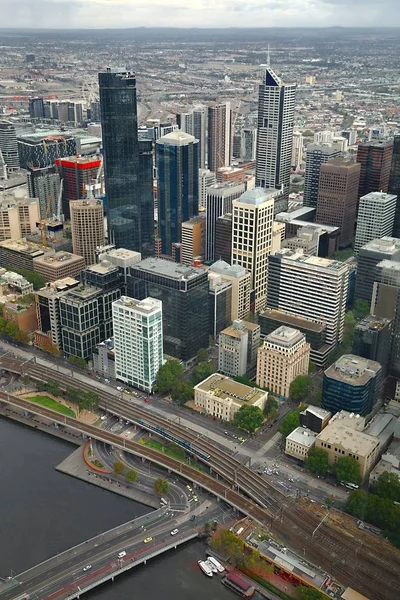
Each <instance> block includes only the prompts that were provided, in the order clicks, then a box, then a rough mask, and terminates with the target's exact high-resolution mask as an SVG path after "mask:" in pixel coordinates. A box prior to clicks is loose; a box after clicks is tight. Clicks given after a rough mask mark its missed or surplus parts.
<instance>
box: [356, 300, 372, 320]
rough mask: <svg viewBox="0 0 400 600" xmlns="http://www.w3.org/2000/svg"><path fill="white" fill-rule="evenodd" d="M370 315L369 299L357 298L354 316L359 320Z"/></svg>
mask: <svg viewBox="0 0 400 600" xmlns="http://www.w3.org/2000/svg"><path fill="white" fill-rule="evenodd" d="M367 315H369V303H368V302H367V300H356V301H355V302H354V316H355V318H356V319H357V321H360V320H361V319H363V318H364V317H366V316H367Z"/></svg>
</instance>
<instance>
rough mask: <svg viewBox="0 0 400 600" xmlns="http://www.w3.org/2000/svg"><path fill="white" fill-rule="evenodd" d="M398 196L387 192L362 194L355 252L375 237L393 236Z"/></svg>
mask: <svg viewBox="0 0 400 600" xmlns="http://www.w3.org/2000/svg"><path fill="white" fill-rule="evenodd" d="M396 202H397V196H395V195H394V194H386V193H385V192H370V193H369V194H367V195H366V196H361V198H360V202H359V206H358V214H357V228H356V239H355V242H354V252H355V253H358V252H359V250H360V248H361V247H362V246H364V245H365V244H368V243H369V242H372V241H373V240H375V239H380V238H382V237H384V236H391V235H392V232H393V225H394V216H395V212H396Z"/></svg>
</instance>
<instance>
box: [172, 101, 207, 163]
mask: <svg viewBox="0 0 400 600" xmlns="http://www.w3.org/2000/svg"><path fill="white" fill-rule="evenodd" d="M176 123H177V125H178V129H180V130H181V131H184V132H185V133H190V135H192V136H193V137H194V138H196V140H199V167H200V169H205V166H206V135H207V115H206V110H205V109H204V108H194V109H193V110H191V111H190V112H187V113H179V114H177V115H176Z"/></svg>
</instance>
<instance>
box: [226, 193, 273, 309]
mask: <svg viewBox="0 0 400 600" xmlns="http://www.w3.org/2000/svg"><path fill="white" fill-rule="evenodd" d="M232 214H233V231H232V262H233V264H237V265H240V266H242V267H244V268H245V269H246V270H248V271H249V272H250V273H251V284H252V289H253V290H254V310H255V311H257V312H258V311H259V310H262V309H263V308H265V300H266V294H267V265H268V255H269V254H270V252H271V247H272V223H273V218H274V197H273V195H272V194H271V193H268V192H267V191H266V190H264V189H262V188H255V189H253V190H250V191H247V192H245V193H244V194H242V195H241V196H240V198H239V199H238V200H234V201H233V208H232Z"/></svg>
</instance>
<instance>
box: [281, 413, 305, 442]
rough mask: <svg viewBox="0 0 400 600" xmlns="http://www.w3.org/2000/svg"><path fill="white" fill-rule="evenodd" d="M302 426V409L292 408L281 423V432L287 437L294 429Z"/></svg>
mask: <svg viewBox="0 0 400 600" xmlns="http://www.w3.org/2000/svg"><path fill="white" fill-rule="evenodd" d="M297 427H300V409H299V408H297V409H296V410H292V412H291V413H289V414H288V415H287V416H286V417H285V418H284V419H283V421H282V423H281V424H280V425H279V433H281V434H282V435H283V437H285V438H286V437H287V436H288V435H289V433H292V431H293V430H294V429H296V428H297Z"/></svg>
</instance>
